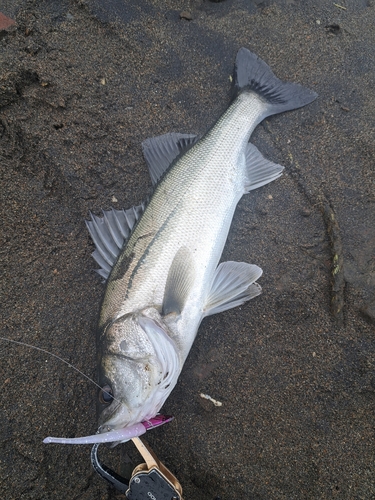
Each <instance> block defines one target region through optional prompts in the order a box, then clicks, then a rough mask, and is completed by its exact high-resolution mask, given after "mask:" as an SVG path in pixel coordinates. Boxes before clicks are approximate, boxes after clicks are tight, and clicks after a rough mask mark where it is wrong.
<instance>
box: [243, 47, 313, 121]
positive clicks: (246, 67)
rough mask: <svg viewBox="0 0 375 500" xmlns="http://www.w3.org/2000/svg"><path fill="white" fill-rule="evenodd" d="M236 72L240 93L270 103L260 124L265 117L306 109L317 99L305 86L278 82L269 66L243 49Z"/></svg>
mask: <svg viewBox="0 0 375 500" xmlns="http://www.w3.org/2000/svg"><path fill="white" fill-rule="evenodd" d="M234 72H235V86H236V89H237V91H238V92H241V91H251V92H255V93H256V94H258V95H259V96H260V97H261V99H262V100H263V101H264V102H266V103H267V105H268V106H267V108H266V111H265V113H264V115H263V116H262V117H261V119H260V120H259V121H261V120H263V119H264V118H265V117H266V116H270V115H274V114H276V113H282V112H283V111H289V110H291V109H297V108H301V107H302V106H306V104H309V103H310V102H312V101H314V100H315V99H316V98H317V97H318V94H316V93H315V92H313V91H312V90H309V89H307V88H306V87H303V86H302V85H299V84H297V83H290V82H283V81H281V80H279V78H277V77H276V76H275V75H274V74H273V72H272V70H271V68H270V67H269V66H268V64H266V63H265V62H264V61H262V59H260V57H258V56H256V55H255V54H253V53H252V52H250V50H248V49H245V48H244V47H242V48H241V49H240V50H239V51H238V53H237V57H236V62H235V67H234Z"/></svg>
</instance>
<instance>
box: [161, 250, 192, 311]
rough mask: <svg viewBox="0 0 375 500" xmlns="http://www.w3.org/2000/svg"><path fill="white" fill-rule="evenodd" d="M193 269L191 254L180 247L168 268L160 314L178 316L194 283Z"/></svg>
mask: <svg viewBox="0 0 375 500" xmlns="http://www.w3.org/2000/svg"><path fill="white" fill-rule="evenodd" d="M194 276H195V269H194V262H193V258H192V255H191V252H190V250H189V249H188V248H186V247H181V248H180V249H179V251H178V252H177V253H176V255H175V257H174V259H173V261H172V265H171V267H170V268H169V271H168V276H167V281H166V284H165V291H164V299H163V307H162V314H163V315H164V316H165V315H167V314H170V313H175V314H177V315H178V314H180V313H181V311H182V309H183V308H184V305H185V303H186V299H187V297H188V295H189V292H190V290H191V287H192V286H193V283H194Z"/></svg>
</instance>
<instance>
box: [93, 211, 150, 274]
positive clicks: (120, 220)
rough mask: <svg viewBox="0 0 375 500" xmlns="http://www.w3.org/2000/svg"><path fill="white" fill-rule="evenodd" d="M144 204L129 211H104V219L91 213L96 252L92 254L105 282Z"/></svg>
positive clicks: (98, 271)
mask: <svg viewBox="0 0 375 500" xmlns="http://www.w3.org/2000/svg"><path fill="white" fill-rule="evenodd" d="M144 208H145V206H144V204H142V205H138V206H136V207H132V208H129V209H128V210H115V209H114V208H111V209H110V210H103V217H99V216H98V215H94V214H92V213H91V212H90V217H91V220H87V221H85V222H86V226H87V229H88V230H89V233H90V236H91V239H92V241H93V242H94V244H95V247H96V250H95V251H94V252H93V253H92V254H91V255H92V256H93V258H94V260H95V261H96V262H97V263H98V264H99V266H100V269H97V270H96V272H97V273H98V274H100V276H102V277H103V278H104V279H105V280H106V279H107V278H108V276H109V273H110V272H111V269H112V267H113V264H114V263H115V262H116V260H117V257H118V256H119V254H120V252H121V249H122V247H123V246H124V243H125V242H126V241H127V239H128V238H129V235H130V233H131V231H132V229H133V227H134V226H135V224H136V222H137V221H138V219H139V218H140V217H141V215H142V214H143V211H144Z"/></svg>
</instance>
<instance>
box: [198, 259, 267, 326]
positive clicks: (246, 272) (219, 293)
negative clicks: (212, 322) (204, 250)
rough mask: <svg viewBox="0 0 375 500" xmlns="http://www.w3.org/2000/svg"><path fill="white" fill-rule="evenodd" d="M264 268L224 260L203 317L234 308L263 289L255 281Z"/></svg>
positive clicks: (218, 268) (217, 271) (214, 279)
mask: <svg viewBox="0 0 375 500" xmlns="http://www.w3.org/2000/svg"><path fill="white" fill-rule="evenodd" d="M262 272H263V271H262V269H261V268H260V267H258V266H255V265H253V264H247V263H245V262H230V261H229V262H223V263H221V264H219V266H218V267H217V269H216V271H215V274H214V277H213V280H212V285H211V290H210V293H209V295H208V297H207V300H206V304H205V307H204V311H203V317H205V316H210V315H211V314H216V313H219V312H223V311H226V310H228V309H232V308H233V307H236V306H239V305H241V304H243V303H244V302H246V301H247V300H250V299H252V298H254V297H256V296H257V295H259V294H260V293H261V291H262V289H261V287H260V286H259V285H258V283H255V282H256V280H257V279H258V278H260V276H261V275H262Z"/></svg>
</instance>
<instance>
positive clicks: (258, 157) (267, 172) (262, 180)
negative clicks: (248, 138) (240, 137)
mask: <svg viewBox="0 0 375 500" xmlns="http://www.w3.org/2000/svg"><path fill="white" fill-rule="evenodd" d="M245 162H246V171H245V176H246V178H245V185H244V190H245V193H248V192H249V191H252V190H253V189H257V188H258V187H261V186H264V185H265V184H268V183H269V182H272V181H274V180H275V179H277V178H278V177H280V176H281V175H282V172H283V170H284V167H282V166H281V165H278V164H277V163H273V162H272V161H270V160H267V159H266V158H264V156H263V155H262V154H261V153H260V151H259V149H258V148H257V147H255V146H254V144H251V143H249V144H248V145H247V147H246V152H245Z"/></svg>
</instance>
